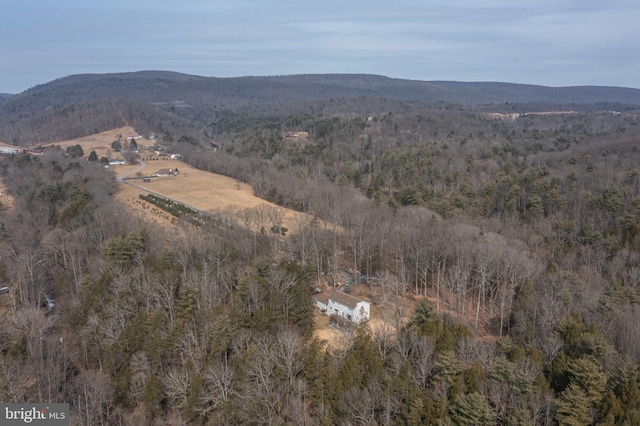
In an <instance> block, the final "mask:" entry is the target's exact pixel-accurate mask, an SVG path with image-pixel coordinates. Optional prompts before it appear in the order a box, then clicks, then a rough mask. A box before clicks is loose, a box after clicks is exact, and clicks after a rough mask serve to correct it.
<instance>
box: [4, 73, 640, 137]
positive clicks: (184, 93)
mask: <svg viewBox="0 0 640 426" xmlns="http://www.w3.org/2000/svg"><path fill="white" fill-rule="evenodd" d="M374 100H375V101H374ZM381 100H384V102H382V101H381ZM328 101H331V102H334V103H336V102H337V103H340V102H342V103H344V104H345V108H343V109H344V110H347V109H349V110H353V108H356V107H358V108H361V109H363V111H362V112H367V111H371V112H376V111H375V110H376V109H385V108H386V109H394V108H402V107H404V108H406V107H429V106H435V105H438V104H442V103H444V104H455V105H463V106H470V107H478V106H480V105H489V104H491V105H499V104H502V105H504V104H505V103H510V104H535V103H538V104H546V105H553V106H555V107H557V106H558V105H565V106H567V105H583V106H585V107H586V106H590V105H596V106H598V107H599V108H603V109H605V108H619V109H634V110H637V109H640V90H639V89H630V88H620V87H601V86H575V87H545V86H535V85H523V84H510V83H488V82H485V83H463V82H449V81H431V82H428V81H416V80H401V79H392V78H388V77H384V76H377V75H366V74H309V75H292V76H273V77H238V78H215V77H201V76H195V75H187V74H180V73H175V72H167V71H140V72H132V73H118V74H82V75H72V76H69V77H64V78H60V79H57V80H54V81H52V82H49V83H46V84H42V85H38V86H36V87H33V88H31V89H29V90H27V91H25V92H23V93H20V94H17V95H14V96H12V95H0V140H4V141H5V142H13V143H18V144H20V143H22V144H26V143H27V142H29V143H33V142H34V140H35V141H36V142H48V141H51V140H58V139H60V138H69V137H71V136H73V137H78V136H83V135H82V134H81V133H84V132H93V131H94V130H100V131H101V130H106V129H103V128H102V127H104V126H111V125H115V124H135V123H138V124H139V125H143V127H148V126H151V127H157V126H158V124H159V123H162V122H165V121H166V120H170V121H171V120H173V121H175V122H176V123H174V124H176V125H178V126H182V127H185V128H187V127H189V123H192V124H193V126H194V127H200V128H201V127H202V126H205V125H207V124H208V123H210V122H212V121H215V120H216V119H217V118H218V117H220V115H221V114H225V113H229V112H236V113H237V112H239V111H242V112H244V113H245V114H262V115H268V114H274V115H278V114H292V113H295V112H297V111H304V110H305V109H309V108H313V106H314V105H316V106H317V105H323V106H325V107H326V105H327V102H328ZM356 101H357V102H356ZM356 105H358V106H356ZM333 107H334V109H336V110H339V109H340V108H338V107H336V105H333ZM326 113H331V110H330V109H329V110H327V112H326ZM99 114H102V115H103V116H102V117H101V118H99V117H97V116H98V115H99ZM104 115H108V116H109V117H108V119H105V117H104ZM141 116H146V119H144V120H141ZM80 117H82V119H83V120H84V121H85V125H83V126H81V127H78V126H69V125H68V124H69V123H68V122H69V120H77V119H80ZM93 122H95V125H93V124H91V123H93ZM144 123H146V125H144ZM37 127H39V129H36V128H37ZM53 127H56V129H57V130H56V131H53V130H52V129H53ZM71 128H73V130H70V129H71ZM36 130H39V131H36ZM25 138H30V139H31V140H30V141H26V140H25Z"/></svg>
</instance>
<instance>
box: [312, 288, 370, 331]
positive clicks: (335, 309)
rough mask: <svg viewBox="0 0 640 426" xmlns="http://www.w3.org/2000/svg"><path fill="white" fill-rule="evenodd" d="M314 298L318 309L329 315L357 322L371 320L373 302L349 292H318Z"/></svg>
mask: <svg viewBox="0 0 640 426" xmlns="http://www.w3.org/2000/svg"><path fill="white" fill-rule="evenodd" d="M314 300H315V303H316V306H317V307H318V309H320V310H321V311H322V312H324V313H325V314H327V315H329V316H331V315H337V316H339V317H342V318H345V319H348V320H349V321H352V322H355V323H356V324H358V323H361V322H362V321H368V320H369V315H370V312H371V304H370V303H369V302H365V301H364V300H360V299H358V298H357V297H353V296H351V295H349V294H347V293H343V292H341V291H337V290H331V291H329V292H327V293H318V294H316V295H315V296H314Z"/></svg>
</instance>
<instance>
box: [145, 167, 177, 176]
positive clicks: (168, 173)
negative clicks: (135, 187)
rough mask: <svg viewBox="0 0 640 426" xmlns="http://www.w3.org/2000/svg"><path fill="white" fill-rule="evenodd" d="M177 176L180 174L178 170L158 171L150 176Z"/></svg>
mask: <svg viewBox="0 0 640 426" xmlns="http://www.w3.org/2000/svg"><path fill="white" fill-rule="evenodd" d="M179 174H180V172H179V171H178V169H160V170H158V171H157V172H155V173H154V174H153V175H151V176H156V177H166V176H176V175H179Z"/></svg>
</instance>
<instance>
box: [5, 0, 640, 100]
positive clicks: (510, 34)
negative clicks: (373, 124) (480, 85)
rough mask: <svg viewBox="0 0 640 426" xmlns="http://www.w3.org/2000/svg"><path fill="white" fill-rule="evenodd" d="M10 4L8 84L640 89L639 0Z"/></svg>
mask: <svg viewBox="0 0 640 426" xmlns="http://www.w3.org/2000/svg"><path fill="white" fill-rule="evenodd" d="M9 3H13V4H10V5H7V7H6V8H5V9H6V10H7V11H8V12H7V16H6V17H5V19H4V20H3V21H6V25H3V26H2V27H0V61H1V62H0V92H19V91H22V90H25V89H26V88H28V87H30V86H33V85H35V84H39V83H44V82H47V81H49V80H52V79H54V78H58V77H62V76H65V75H69V74H77V73H84V72H117V71H133V70H141V69H168V70H172V71H179V72H186V73H191V74H198V75H207V76H222V77H224V76H239V75H271V74H294V73H324V72H346V73H349V72H362V73H372V74H383V75H388V76H390V77H397V78H412V79H421V80H443V79H447V80H464V81H509V82H519V83H531V84H542V85H552V86H563V85H584V84H593V85H610V86H629V87H640V77H639V75H638V72H637V70H638V59H636V56H637V55H635V54H634V53H635V52H638V51H640V35H639V34H638V31H637V29H636V27H637V24H636V23H637V22H638V21H639V20H640V5H636V4H635V3H634V2H631V1H616V0H613V1H610V2H600V3H598V2H594V1H583V2H577V1H553V2H552V1H548V0H541V1H538V2H535V4H531V5H529V4H526V5H524V4H517V3H514V2H512V1H504V0H487V1H484V2H482V3H481V4H478V3H477V2H472V1H462V0H458V1H450V2H448V3H447V5H442V4H437V3H435V2H431V1H396V2H377V1H367V2H365V1H362V0H355V1H349V2H343V1H342V0H340V1H338V0H327V1H324V2H310V4H301V3H300V2H293V1H289V0H284V1H283V0H275V1H271V2H264V1H246V0H244V1H243V0H239V1H236V2H224V3H223V2H220V1H213V2H211V1H203V0H196V1H188V2H175V1H168V0H159V1H153V2H152V1H147V0H142V1H141V0H138V1H134V2H132V1H131V0H114V1H109V2H106V1H99V2H97V3H96V2H80V1H77V0H76V1H74V0H59V1H58V2H55V3H51V2H45V1H44V0H26V1H25V0H9Z"/></svg>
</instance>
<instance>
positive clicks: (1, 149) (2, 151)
mask: <svg viewBox="0 0 640 426" xmlns="http://www.w3.org/2000/svg"><path fill="white" fill-rule="evenodd" d="M21 152H22V150H21V149H20V148H11V147H9V146H0V154H11V155H13V154H20V153H21Z"/></svg>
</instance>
